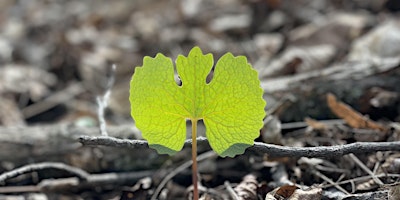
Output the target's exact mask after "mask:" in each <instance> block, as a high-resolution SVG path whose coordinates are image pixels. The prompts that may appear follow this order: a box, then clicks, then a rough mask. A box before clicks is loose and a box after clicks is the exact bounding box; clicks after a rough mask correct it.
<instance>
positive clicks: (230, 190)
mask: <svg viewBox="0 0 400 200" xmlns="http://www.w3.org/2000/svg"><path fill="white" fill-rule="evenodd" d="M224 185H225V188H226V190H228V193H229V195H230V197H231V198H232V199H233V200H240V198H239V196H238V195H237V194H236V192H235V190H234V189H233V188H232V186H231V184H230V183H229V181H225V183H224Z"/></svg>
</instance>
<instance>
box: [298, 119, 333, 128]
mask: <svg viewBox="0 0 400 200" xmlns="http://www.w3.org/2000/svg"><path fill="white" fill-rule="evenodd" d="M304 121H305V122H306V123H307V125H308V126H310V127H311V128H313V129H315V130H326V129H327V128H328V127H327V126H326V124H324V123H321V122H319V121H317V120H315V119H312V118H309V117H306V118H305V119H304Z"/></svg>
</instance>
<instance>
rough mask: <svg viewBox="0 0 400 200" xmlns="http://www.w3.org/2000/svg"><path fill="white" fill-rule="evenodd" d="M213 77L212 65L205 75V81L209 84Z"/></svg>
mask: <svg viewBox="0 0 400 200" xmlns="http://www.w3.org/2000/svg"><path fill="white" fill-rule="evenodd" d="M213 77H214V67H212V69H211V71H210V73H208V75H207V77H206V83H207V84H209V83H210V82H211V80H212V79H213Z"/></svg>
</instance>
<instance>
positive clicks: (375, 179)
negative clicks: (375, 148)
mask: <svg viewBox="0 0 400 200" xmlns="http://www.w3.org/2000/svg"><path fill="white" fill-rule="evenodd" d="M349 156H350V158H351V159H352V160H353V161H354V162H355V163H356V164H357V165H358V166H359V167H360V168H361V169H363V170H364V171H365V172H367V174H369V175H370V176H371V177H372V179H373V180H374V181H375V183H376V184H378V185H379V186H382V185H384V183H383V182H382V181H381V180H380V179H379V178H378V177H376V175H375V174H374V173H373V172H372V171H371V170H370V169H369V168H368V167H367V166H365V165H364V163H362V162H361V160H360V159H358V158H357V157H356V156H355V155H354V154H352V153H351V154H349Z"/></svg>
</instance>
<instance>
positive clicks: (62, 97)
mask: <svg viewBox="0 0 400 200" xmlns="http://www.w3.org/2000/svg"><path fill="white" fill-rule="evenodd" d="M84 91H85V89H84V87H82V85H81V84H80V83H74V84H71V85H69V86H68V87H67V88H65V89H63V90H61V91H59V92H56V93H54V94H53V95H51V96H49V97H47V98H46V99H44V100H43V101H40V102H37V103H35V104H32V105H30V106H28V107H26V108H24V109H22V114H23V115H24V117H25V118H29V117H33V116H35V115H37V114H40V113H42V112H44V111H47V110H49V109H51V108H53V107H55V106H56V105H58V104H61V103H65V102H67V101H68V100H70V99H72V98H73V97H74V96H76V95H78V94H80V93H82V92H84Z"/></svg>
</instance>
